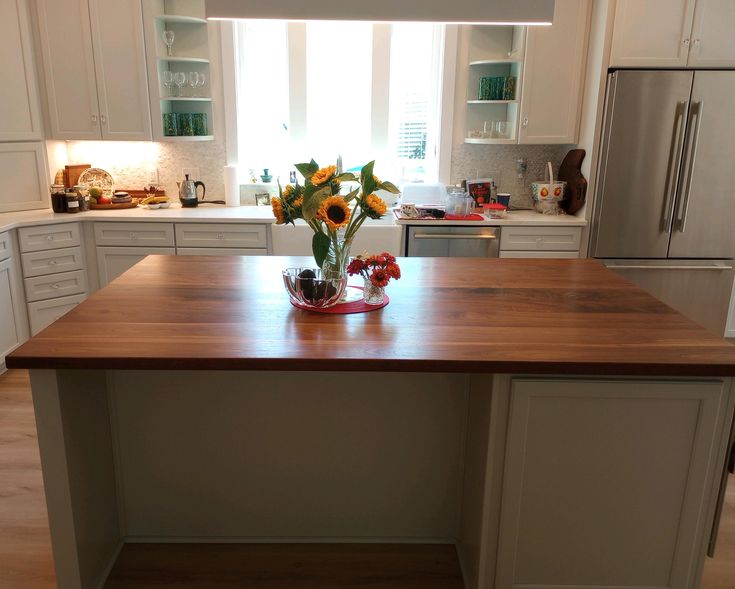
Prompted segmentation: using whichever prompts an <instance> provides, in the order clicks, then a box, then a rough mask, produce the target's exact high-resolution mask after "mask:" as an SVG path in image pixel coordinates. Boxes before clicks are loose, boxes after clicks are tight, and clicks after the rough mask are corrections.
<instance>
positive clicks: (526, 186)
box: [451, 143, 576, 208]
mask: <svg viewBox="0 0 735 589" xmlns="http://www.w3.org/2000/svg"><path fill="white" fill-rule="evenodd" d="M575 147H576V146H574V145H473V144H468V143H461V144H459V145H455V146H454V149H453V150H452V172H451V181H452V184H457V183H459V182H461V181H462V180H467V179H473V178H488V177H490V178H497V176H498V174H499V175H500V180H499V182H498V187H499V191H500V192H509V193H510V194H511V206H513V207H515V208H532V207H533V200H532V199H531V186H530V184H531V182H534V181H536V180H542V179H543V178H544V170H545V167H546V162H551V164H552V165H553V167H554V174H556V173H557V171H558V169H559V165H560V164H561V161H562V160H563V159H564V156H565V155H566V154H567V152H568V151H569V150H570V149H574V148H575ZM519 159H524V160H526V162H527V166H528V167H527V169H526V172H525V174H524V175H523V176H522V177H520V178H519V177H518V174H517V172H516V162H517V161H518V160H519Z"/></svg>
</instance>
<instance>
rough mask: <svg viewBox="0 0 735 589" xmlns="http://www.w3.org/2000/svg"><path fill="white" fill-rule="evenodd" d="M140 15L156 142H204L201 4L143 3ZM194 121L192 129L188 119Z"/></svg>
mask: <svg viewBox="0 0 735 589" xmlns="http://www.w3.org/2000/svg"><path fill="white" fill-rule="evenodd" d="M143 5H144V9H143V15H144V20H145V33H146V34H145V39H146V47H147V55H148V85H149V88H150V101H151V117H152V119H153V138H154V141H177V142H182V141H183V142H186V141H208V140H212V139H213V138H214V134H213V132H212V129H213V127H214V123H213V120H212V93H211V86H210V84H211V77H210V71H211V70H210V48H209V39H210V34H209V33H210V29H209V27H210V25H209V24H208V23H207V21H206V20H205V18H204V0H146V1H145V2H144V3H143ZM188 114H191V115H192V116H194V117H195V123H194V125H193V127H194V128H192V125H191V122H190V121H189V119H188V117H184V118H183V119H182V118H181V117H179V116H173V117H172V116H171V115H188Z"/></svg>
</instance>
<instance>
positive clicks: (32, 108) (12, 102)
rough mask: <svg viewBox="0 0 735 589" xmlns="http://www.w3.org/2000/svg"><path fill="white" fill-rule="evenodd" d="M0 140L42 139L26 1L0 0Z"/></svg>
mask: <svg viewBox="0 0 735 589" xmlns="http://www.w3.org/2000/svg"><path fill="white" fill-rule="evenodd" d="M0 14H2V15H3V18H2V19H0V55H2V56H3V83H2V84H0V105H2V108H0V141H29V140H34V139H41V138H42V132H41V115H40V109H39V106H38V89H37V87H36V74H35V66H34V62H33V48H32V37H31V32H30V26H29V22H30V20H29V15H28V6H27V4H26V0H0Z"/></svg>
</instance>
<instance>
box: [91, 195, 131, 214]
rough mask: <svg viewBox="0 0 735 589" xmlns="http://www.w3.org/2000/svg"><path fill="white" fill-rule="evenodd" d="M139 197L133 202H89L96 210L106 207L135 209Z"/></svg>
mask: <svg viewBox="0 0 735 589" xmlns="http://www.w3.org/2000/svg"><path fill="white" fill-rule="evenodd" d="M138 202H139V201H138V199H137V198H134V199H133V200H132V202H111V203H108V204H103V205H96V204H93V203H89V208H90V209H92V210H95V211H98V210H104V209H134V208H135V207H137V206H138Z"/></svg>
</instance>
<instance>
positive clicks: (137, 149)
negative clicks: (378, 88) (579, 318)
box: [67, 141, 574, 208]
mask: <svg viewBox="0 0 735 589" xmlns="http://www.w3.org/2000/svg"><path fill="white" fill-rule="evenodd" d="M573 147H574V146H573V145H470V144H464V143H463V144H460V145H456V146H454V149H453V151H452V168H451V182H452V184H456V183H459V182H461V181H462V180H466V179H469V178H487V177H492V178H496V179H498V178H499V182H498V184H499V188H500V192H509V193H510V194H511V206H513V207H515V208H531V207H532V206H533V201H532V200H531V189H530V183H531V182H533V181H534V180H540V179H543V177H544V171H545V166H546V162H549V161H550V162H551V163H552V165H553V167H554V173H556V171H557V170H558V169H559V164H561V160H562V159H564V156H565V155H566V153H567V151H569V149H572V148H573ZM67 153H68V162H69V163H74V164H79V163H89V164H91V165H93V166H95V167H99V168H103V169H105V170H107V171H108V172H110V174H112V177H113V178H114V180H115V185H116V186H117V187H120V188H142V187H143V186H145V185H147V184H150V183H151V182H155V181H157V183H158V184H159V185H161V186H163V187H164V188H165V189H166V193H167V194H170V195H176V194H178V189H177V186H176V182H177V181H179V180H182V179H183V170H184V169H185V168H187V169H191V168H196V169H198V170H199V177H198V178H196V179H197V180H201V181H202V182H204V183H205V184H206V186H207V197H208V198H210V199H221V198H224V180H223V175H222V168H223V166H224V165H225V146H224V143H223V142H220V141H203V142H191V143H136V142H104V141H70V142H68V143H67ZM519 159H523V160H525V161H526V162H527V169H526V172H525V174H524V175H523V176H522V177H520V178H519V177H518V174H517V172H516V167H517V161H518V160H519ZM259 187H260V185H258V186H255V187H244V189H243V192H242V195H243V196H242V202H243V204H255V198H254V191H256V192H257V190H255V189H258V188H259ZM265 189H267V187H265V186H263V187H262V190H261V192H262V191H264V190H265Z"/></svg>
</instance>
